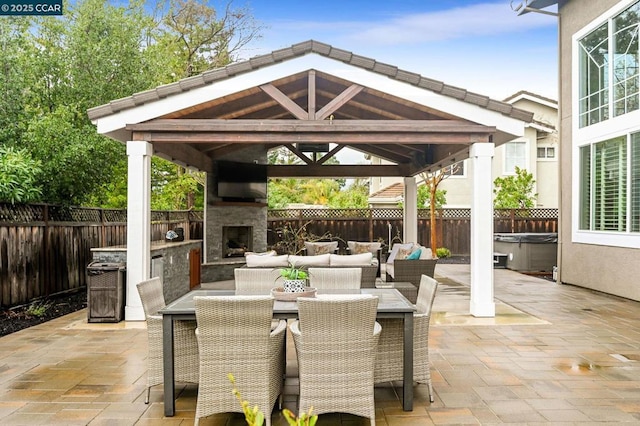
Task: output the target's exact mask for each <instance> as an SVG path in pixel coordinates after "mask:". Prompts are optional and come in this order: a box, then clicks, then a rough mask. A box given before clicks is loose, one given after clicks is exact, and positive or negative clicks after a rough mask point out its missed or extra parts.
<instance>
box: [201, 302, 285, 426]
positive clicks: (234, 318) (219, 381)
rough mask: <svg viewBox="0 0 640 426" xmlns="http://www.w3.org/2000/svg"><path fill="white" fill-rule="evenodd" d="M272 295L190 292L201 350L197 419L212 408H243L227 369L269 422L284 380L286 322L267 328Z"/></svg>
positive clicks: (217, 410) (220, 410)
mask: <svg viewBox="0 0 640 426" xmlns="http://www.w3.org/2000/svg"><path fill="white" fill-rule="evenodd" d="M273 301H274V299H273V298H272V297H271V296H198V297H194V303H195V308H196V321H197V322H198V329H197V330H196V336H197V338H198V348H199V351H200V385H199V387H198V399H197V403H196V414H195V424H196V425H197V424H198V422H199V420H200V418H202V417H206V416H209V415H212V414H216V413H228V412H235V413H242V412H243V411H242V406H241V405H240V403H239V402H238V400H237V399H236V397H235V396H234V394H233V393H232V392H231V390H232V385H231V383H230V382H229V378H228V374H229V373H231V374H233V376H234V377H235V382H236V386H237V389H238V390H239V391H240V393H241V394H242V398H243V399H244V400H246V401H249V402H250V403H251V407H254V406H257V407H258V409H260V411H262V412H263V413H264V415H265V420H266V425H267V426H270V425H271V411H272V409H273V405H274V403H275V402H276V400H277V399H278V396H281V395H282V391H283V386H284V365H285V359H284V356H285V353H284V339H285V330H286V328H287V323H286V321H284V320H281V321H280V322H279V325H278V327H277V328H276V329H274V330H271V318H272V316H273ZM280 402H282V398H280Z"/></svg>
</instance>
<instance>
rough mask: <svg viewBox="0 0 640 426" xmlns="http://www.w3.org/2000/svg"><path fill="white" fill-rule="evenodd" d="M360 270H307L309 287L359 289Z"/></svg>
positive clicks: (360, 282)
mask: <svg viewBox="0 0 640 426" xmlns="http://www.w3.org/2000/svg"><path fill="white" fill-rule="evenodd" d="M361 286H362V268H359V267H358V268H309V287H315V288H318V289H320V288H322V289H326V288H346V289H359V288H360V287H361Z"/></svg>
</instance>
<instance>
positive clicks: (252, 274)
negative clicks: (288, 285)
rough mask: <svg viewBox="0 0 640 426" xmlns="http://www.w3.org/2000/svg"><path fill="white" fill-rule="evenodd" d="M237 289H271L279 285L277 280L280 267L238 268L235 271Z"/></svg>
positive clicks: (266, 291)
mask: <svg viewBox="0 0 640 426" xmlns="http://www.w3.org/2000/svg"><path fill="white" fill-rule="evenodd" d="M233 273H234V277H235V283H236V291H238V292H243V291H247V292H257V291H260V292H262V291H264V292H265V294H269V291H270V290H271V289H272V288H273V287H276V286H277V283H276V280H277V279H278V277H280V270H279V269H278V268H273V269H271V268H266V269H262V268H236V269H235V270H234V271H233Z"/></svg>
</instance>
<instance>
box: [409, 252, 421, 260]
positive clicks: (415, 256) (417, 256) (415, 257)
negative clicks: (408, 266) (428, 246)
mask: <svg viewBox="0 0 640 426" xmlns="http://www.w3.org/2000/svg"><path fill="white" fill-rule="evenodd" d="M421 254H422V250H421V249H417V250H414V251H413V252H412V253H411V254H410V255H409V256H407V257H406V259H407V260H418V259H420V255H421Z"/></svg>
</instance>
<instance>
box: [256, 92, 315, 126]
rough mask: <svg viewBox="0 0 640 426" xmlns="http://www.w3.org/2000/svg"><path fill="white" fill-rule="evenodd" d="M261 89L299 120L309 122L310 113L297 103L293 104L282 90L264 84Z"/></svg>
mask: <svg viewBox="0 0 640 426" xmlns="http://www.w3.org/2000/svg"><path fill="white" fill-rule="evenodd" d="M260 89H262V91H264V92H265V93H266V94H267V95H269V96H271V97H272V98H273V99H274V100H275V101H276V102H278V103H279V104H280V105H282V107H283V108H285V109H286V110H287V111H289V112H290V113H291V114H292V115H293V116H294V117H296V118H297V119H298V120H308V119H309V113H308V112H307V111H305V110H304V109H302V108H301V107H300V106H299V105H298V104H297V103H295V102H293V101H292V100H291V99H290V98H289V97H288V96H287V95H285V94H284V93H282V92H281V91H280V89H278V88H277V87H275V86H274V85H272V84H263V85H262V86H260Z"/></svg>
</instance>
